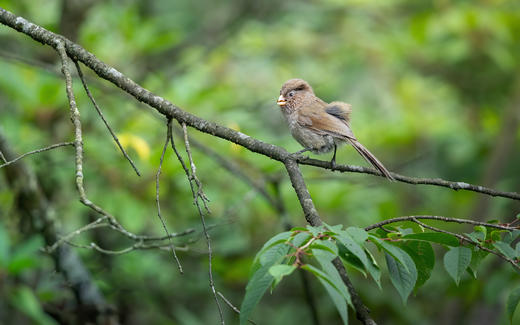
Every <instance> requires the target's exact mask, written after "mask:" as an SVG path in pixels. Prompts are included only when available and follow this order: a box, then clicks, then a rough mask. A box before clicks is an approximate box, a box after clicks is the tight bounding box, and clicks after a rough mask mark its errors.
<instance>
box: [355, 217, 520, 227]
mask: <svg viewBox="0 0 520 325" xmlns="http://www.w3.org/2000/svg"><path fill="white" fill-rule="evenodd" d="M414 219H429V220H439V221H444V222H454V223H465V224H470V225H475V226H484V227H490V228H496V229H502V230H510V231H512V230H515V229H520V227H510V226H504V225H499V224H492V223H487V222H480V221H474V220H467V219H459V218H449V217H443V216H405V217H397V218H392V219H387V220H383V221H381V222H378V223H375V224H373V225H370V226H368V227H365V230H366V231H369V230H372V229H375V228H378V227H381V226H384V225H388V224H391V223H395V222H401V221H414Z"/></svg>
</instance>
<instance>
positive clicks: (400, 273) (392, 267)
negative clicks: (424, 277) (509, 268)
mask: <svg viewBox="0 0 520 325" xmlns="http://www.w3.org/2000/svg"><path fill="white" fill-rule="evenodd" d="M385 259H386V265H387V267H388V273H389V274H390V280H391V282H392V284H393V285H394V287H395V288H396V289H397V292H398V293H399V295H400V296H401V299H402V300H403V304H405V305H406V300H408V296H409V295H410V293H411V292H412V290H413V288H414V287H415V283H416V281H417V270H416V268H415V264H414V262H413V260H412V258H411V257H410V256H408V255H407V254H404V255H403V260H404V263H405V264H406V268H405V267H404V265H403V264H401V263H400V262H398V261H397V260H396V259H395V258H394V257H393V256H392V255H390V254H389V253H387V252H385Z"/></svg>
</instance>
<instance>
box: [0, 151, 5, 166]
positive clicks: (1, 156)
mask: <svg viewBox="0 0 520 325" xmlns="http://www.w3.org/2000/svg"><path fill="white" fill-rule="evenodd" d="M0 159H2V161H3V162H4V163H6V162H7V159H5V156H4V154H3V153H2V150H0Z"/></svg>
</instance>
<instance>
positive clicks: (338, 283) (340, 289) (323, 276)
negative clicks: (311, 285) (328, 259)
mask: <svg viewBox="0 0 520 325" xmlns="http://www.w3.org/2000/svg"><path fill="white" fill-rule="evenodd" d="M328 264H331V263H328ZM331 266H332V264H331ZM302 269H304V270H307V271H310V272H311V273H312V274H314V275H315V276H316V277H317V278H318V280H320V282H321V283H322V284H323V283H327V284H328V285H330V286H331V287H332V288H333V289H334V290H335V291H336V292H337V293H339V294H340V295H341V297H342V299H343V301H344V302H345V304H346V303H349V304H352V302H351V301H350V294H349V293H348V290H347V288H346V287H345V284H344V283H343V281H342V280H341V277H340V276H339V274H338V277H334V276H330V275H329V273H325V272H324V271H322V270H320V269H318V268H316V267H314V266H312V265H311V264H305V265H303V266H302ZM334 270H336V269H335V268H334ZM331 274H332V273H331ZM322 281H324V282H322Z"/></svg>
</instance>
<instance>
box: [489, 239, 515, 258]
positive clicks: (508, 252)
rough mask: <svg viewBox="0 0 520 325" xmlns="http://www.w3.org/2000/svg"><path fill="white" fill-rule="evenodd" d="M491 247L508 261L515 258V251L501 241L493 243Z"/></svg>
mask: <svg viewBox="0 0 520 325" xmlns="http://www.w3.org/2000/svg"><path fill="white" fill-rule="evenodd" d="M493 246H495V248H496V249H497V250H498V251H499V252H500V253H502V254H504V255H505V256H506V257H509V258H510V259H514V258H516V257H518V256H517V254H516V251H515V250H514V249H513V248H512V247H511V246H510V245H509V244H506V243H504V242H502V241H497V242H496V243H493Z"/></svg>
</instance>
